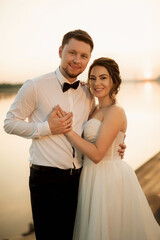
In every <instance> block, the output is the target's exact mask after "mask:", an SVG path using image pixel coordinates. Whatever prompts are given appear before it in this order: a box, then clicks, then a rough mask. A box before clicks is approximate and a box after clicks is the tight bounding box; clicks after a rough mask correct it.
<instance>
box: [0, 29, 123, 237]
mask: <svg viewBox="0 0 160 240" xmlns="http://www.w3.org/2000/svg"><path fill="white" fill-rule="evenodd" d="M93 46H94V44H93V40H92V38H91V37H90V35H89V34H88V33H87V32H85V31H83V30H75V31H70V32H68V33H66V34H65V35H64V37H63V40H62V44H61V46H60V48H59V57H60V59H61V62H60V66H59V67H58V68H57V69H56V70H55V71H54V72H52V73H49V74H45V75H43V76H40V77H37V78H35V79H32V80H29V81H26V82H25V83H24V85H23V86H22V88H21V89H20V91H19V92H18V94H17V96H16V99H15V101H14V102H13V104H12V105H11V107H10V110H9V111H8V113H7V116H6V119H5V122H4V129H5V131H6V132H7V133H10V134H16V135H18V136H21V137H25V138H30V139H32V144H31V147H30V162H31V168H30V181H29V185H30V192H31V204H32V213H33V220H34V226H35V234H36V239H37V240H52V239H55V240H64V239H65V240H71V239H72V232H73V227H74V218H75V212H76V205H77V194H78V184H79V176H80V172H81V167H82V161H81V157H80V153H79V152H78V151H77V150H76V149H75V148H74V147H73V146H72V145H71V143H70V142H69V140H68V139H67V138H66V137H65V135H64V133H66V132H68V131H70V129H71V127H72V128H73V129H74V130H75V131H76V132H77V133H78V134H79V135H81V134H82V131H83V124H84V122H85V121H87V119H88V116H89V114H90V112H91V111H92V110H93V108H94V102H93V100H92V99H91V96H90V94H89V92H88V89H87V87H86V86H83V85H81V84H79V81H77V77H78V76H79V74H81V73H82V72H83V71H84V70H85V68H86V66H87V64H88V62H89V60H90V58H91V53H92V50H93ZM69 84H71V85H69ZM58 105H60V106H61V107H62V108H63V109H64V110H65V112H68V114H67V115H66V116H65V117H62V118H57V117H56V113H57V112H58ZM53 109H54V111H53ZM71 112H72V113H73V116H72V113H71ZM27 118H28V122H27V121H26V119H27ZM124 149H125V145H122V146H121V150H120V152H121V153H120V155H121V156H122V157H123V155H124Z"/></svg>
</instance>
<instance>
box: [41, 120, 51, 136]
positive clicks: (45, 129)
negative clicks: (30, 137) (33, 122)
mask: <svg viewBox="0 0 160 240" xmlns="http://www.w3.org/2000/svg"><path fill="white" fill-rule="evenodd" d="M51 134H52V133H51V130H50V127H49V124H48V121H45V122H42V123H38V135H39V136H48V135H51Z"/></svg>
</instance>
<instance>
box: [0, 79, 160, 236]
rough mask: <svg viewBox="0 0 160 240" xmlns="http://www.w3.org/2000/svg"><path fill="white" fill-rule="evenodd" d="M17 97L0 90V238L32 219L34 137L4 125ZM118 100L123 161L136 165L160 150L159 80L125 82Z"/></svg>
mask: <svg viewBox="0 0 160 240" xmlns="http://www.w3.org/2000/svg"><path fill="white" fill-rule="evenodd" d="M14 98H15V95H14V94H8V95H6V94H3V95H2V94H0V109H1V117H0V126H1V127H0V143H1V144H0V165H1V167H0V189H1V194H0V239H3V238H11V237H15V236H18V235H20V234H21V233H23V232H26V231H27V229H28V224H29V223H30V222H32V216H31V208H30V196H29V188H28V176H29V162H28V158H29V152H28V150H29V146H30V143H31V140H26V139H23V138H20V137H17V136H12V135H8V134H6V133H5V132H4V131H3V128H2V126H3V120H4V118H5V115H6V112H7V110H8V109H9V107H10V105H11V103H12V102H13V100H14ZM118 101H119V103H120V104H121V105H122V106H123V107H124V108H125V110H126V114H127V118H128V129H127V136H126V140H125V142H126V145H127V149H126V153H125V159H124V160H123V161H126V162H128V163H129V164H130V165H131V166H132V167H133V168H134V169H137V168H138V167H139V166H141V165H142V164H143V163H144V162H145V161H147V160H148V159H149V158H150V157H152V156H154V155H155V154H156V153H157V152H159V151H160V144H159V142H160V124H159V123H160V83H159V82H139V83H134V82H130V83H124V84H123V85H122V87H121V91H120V92H119V95H118Z"/></svg>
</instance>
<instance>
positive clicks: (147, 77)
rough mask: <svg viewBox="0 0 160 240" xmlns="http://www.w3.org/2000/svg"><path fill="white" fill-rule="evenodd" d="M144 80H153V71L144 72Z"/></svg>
mask: <svg viewBox="0 0 160 240" xmlns="http://www.w3.org/2000/svg"><path fill="white" fill-rule="evenodd" d="M144 78H145V79H147V80H148V79H151V78H152V71H150V70H147V71H145V72H144Z"/></svg>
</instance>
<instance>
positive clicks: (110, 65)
mask: <svg viewBox="0 0 160 240" xmlns="http://www.w3.org/2000/svg"><path fill="white" fill-rule="evenodd" d="M95 66H102V67H105V68H106V69H107V71H108V73H109V75H110V76H111V78H112V81H113V87H112V88H111V90H110V92H109V97H110V99H111V100H112V103H115V95H116V94H117V93H118V91H119V89H120V84H121V82H122V79H121V76H120V71H119V66H118V64H117V63H116V62H115V61H114V60H113V59H111V58H106V57H101V58H97V59H95V60H94V62H93V63H92V64H91V66H90V68H89V71H88V81H87V82H88V85H89V79H90V74H91V70H92V68H93V67H95Z"/></svg>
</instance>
